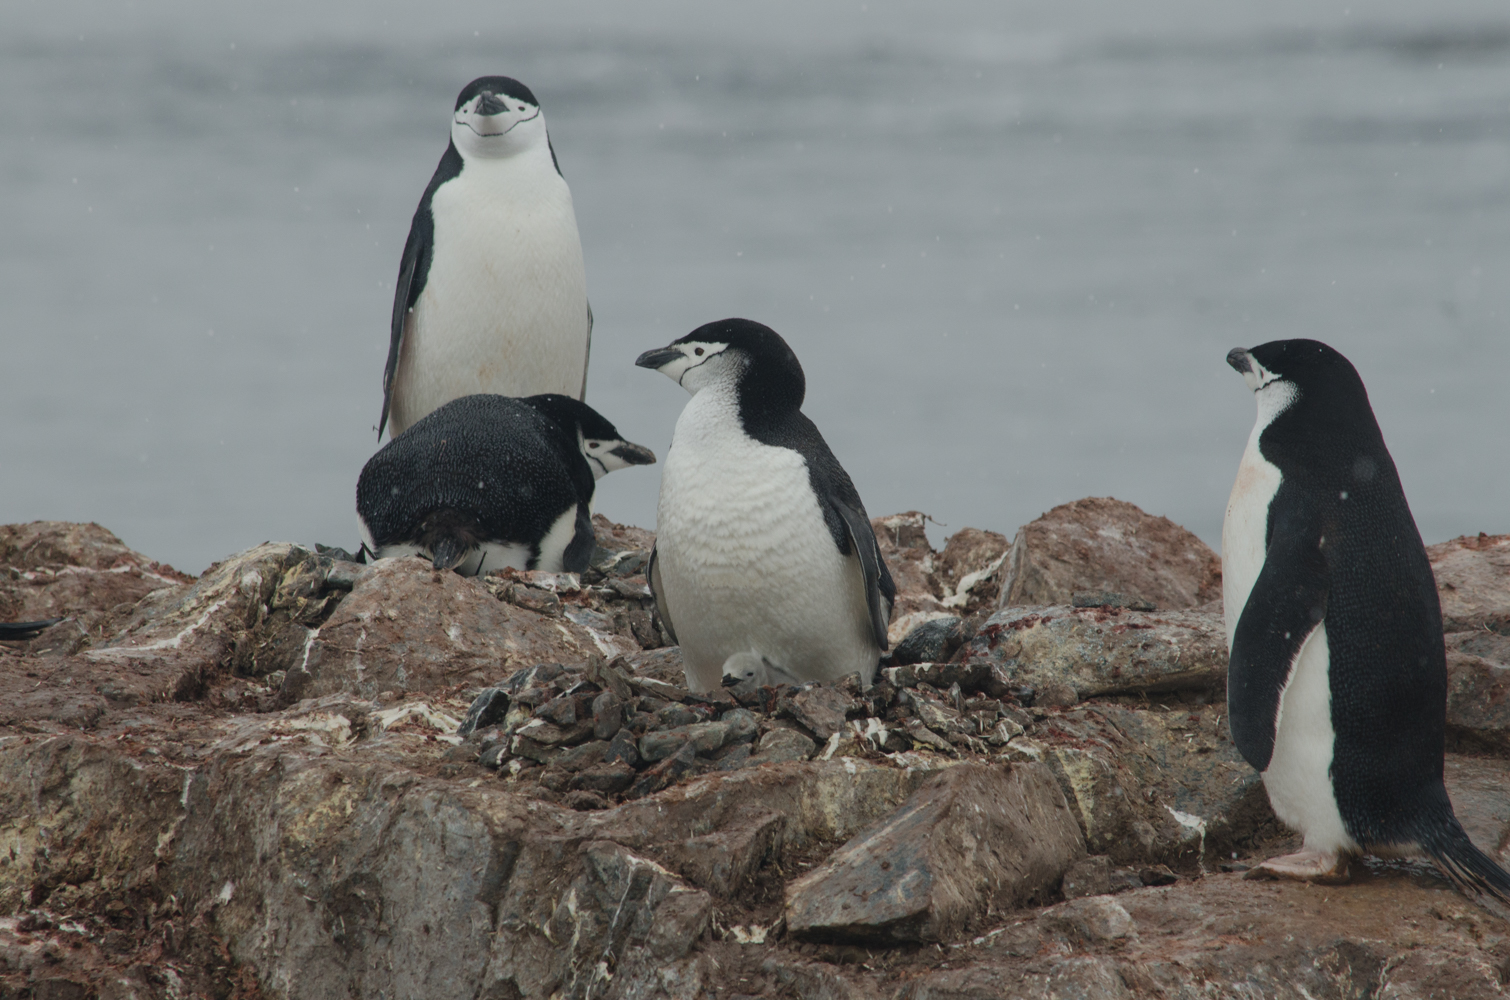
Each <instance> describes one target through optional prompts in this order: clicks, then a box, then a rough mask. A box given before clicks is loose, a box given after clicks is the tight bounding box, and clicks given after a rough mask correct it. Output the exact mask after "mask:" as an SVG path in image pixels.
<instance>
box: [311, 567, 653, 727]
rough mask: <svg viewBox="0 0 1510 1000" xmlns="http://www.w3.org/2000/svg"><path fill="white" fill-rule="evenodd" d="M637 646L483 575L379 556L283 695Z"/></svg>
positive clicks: (420, 683)
mask: <svg viewBox="0 0 1510 1000" xmlns="http://www.w3.org/2000/svg"><path fill="white" fill-rule="evenodd" d="M630 652H634V653H638V652H639V647H638V644H637V643H634V642H633V641H632V640H627V639H625V638H624V637H623V636H620V635H617V634H613V633H610V632H607V631H599V630H595V629H592V628H590V627H587V626H583V625H579V624H577V623H576V622H575V621H573V620H571V617H570V616H569V615H565V614H564V615H563V616H562V617H561V618H553V617H549V616H546V615H542V614H537V613H535V612H532V611H529V610H526V609H524V608H521V607H518V606H516V605H513V604H509V603H507V602H504V601H501V600H499V599H498V598H497V597H495V596H494V595H493V594H492V593H491V592H490V591H489V589H488V586H487V584H486V582H485V581H483V580H479V579H477V578H475V577H464V576H459V575H457V574H455V573H442V572H437V571H436V570H434V569H433V568H432V567H430V565H429V564H428V563H426V562H425V561H424V560H423V559H381V560H379V561H378V562H377V563H376V564H374V566H373V568H372V571H371V572H370V573H368V574H366V575H365V576H363V577H362V579H361V580H359V581H358V582H357V584H356V586H355V587H354V588H353V589H352V591H351V594H350V596H348V597H346V598H345V599H344V600H343V601H342V602H341V604H340V606H339V607H338V608H337V609H336V611H335V613H334V614H333V615H331V617H330V619H329V620H328V621H326V622H325V623H324V624H323V625H321V626H320V627H319V628H317V629H315V630H312V631H310V632H309V633H308V639H307V646H306V650H305V655H301V657H300V659H299V661H298V662H297V663H295V664H294V665H293V666H292V667H291V669H290V670H289V673H288V677H287V679H286V680H285V681H284V689H285V692H286V697H287V698H290V699H298V698H310V697H318V696H321V695H326V694H335V693H338V692H348V693H351V694H355V695H358V696H360V697H364V698H375V697H376V696H377V695H378V694H379V693H380V692H382V691H388V690H400V691H403V690H408V691H434V690H438V689H441V688H445V687H449V686H451V685H456V684H470V685H474V686H476V685H482V684H485V683H488V682H489V681H492V680H494V679H496V678H498V677H500V676H502V675H504V674H506V673H508V672H509V671H511V670H512V669H514V668H516V667H523V666H529V665H530V664H534V663H583V662H585V661H587V660H588V659H590V658H593V657H602V658H605V659H611V658H613V657H615V656H618V655H621V654H624V653H630Z"/></svg>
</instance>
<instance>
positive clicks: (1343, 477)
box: [1222, 340, 1510, 911]
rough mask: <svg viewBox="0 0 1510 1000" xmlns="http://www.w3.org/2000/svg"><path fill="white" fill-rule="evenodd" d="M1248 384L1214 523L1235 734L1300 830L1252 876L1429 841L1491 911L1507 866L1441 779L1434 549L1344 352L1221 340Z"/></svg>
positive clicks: (1504, 889) (1330, 864) (1310, 873)
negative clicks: (1464, 820) (1250, 403)
mask: <svg viewBox="0 0 1510 1000" xmlns="http://www.w3.org/2000/svg"><path fill="white" fill-rule="evenodd" d="M1227 363H1228V364H1230V365H1231V366H1232V367H1233V368H1235V369H1237V371H1238V372H1240V373H1241V374H1242V376H1243V378H1244V380H1245V381H1246V382H1247V383H1248V386H1249V388H1251V389H1252V390H1253V392H1254V395H1255V396H1256V397H1257V400H1258V421H1257V423H1255V424H1254V426H1253V432H1252V434H1251V435H1250V436H1249V438H1248V447H1247V450H1246V451H1245V452H1244V453H1243V458H1242V462H1241V464H1240V465H1239V466H1238V471H1237V481H1236V482H1235V483H1234V484H1233V487H1232V496H1231V498H1230V499H1229V500H1228V502H1227V516H1226V520H1225V521H1224V523H1223V525H1222V590H1223V594H1222V596H1223V601H1224V603H1225V610H1226V619H1227V642H1228V647H1229V649H1230V650H1231V661H1230V664H1229V666H1228V672H1227V711H1228V716H1229V718H1230V724H1231V728H1232V739H1233V742H1235V743H1236V744H1237V748H1238V750H1239V751H1241V752H1242V755H1243V757H1244V758H1245V759H1246V760H1247V761H1248V763H1249V764H1251V765H1253V767H1254V768H1256V769H1257V770H1258V771H1259V773H1260V774H1261V775H1262V777H1263V781H1264V787H1265V789H1266V790H1267V791H1268V793H1269V802H1270V803H1271V804H1272V805H1273V807H1274V812H1275V814H1276V815H1277V816H1278V817H1279V818H1280V819H1281V820H1282V821H1284V822H1285V823H1286V824H1287V825H1288V826H1290V827H1292V828H1294V829H1296V830H1298V831H1299V832H1300V833H1301V834H1302V835H1303V836H1304V838H1305V844H1304V849H1303V850H1301V851H1300V852H1299V853H1296V854H1290V855H1286V856H1284V857H1278V858H1271V859H1270V860H1268V861H1266V862H1264V863H1263V864H1261V865H1259V866H1257V867H1256V868H1254V869H1253V870H1252V871H1251V872H1250V873H1249V877H1273V878H1294V879H1302V880H1306V881H1316V882H1341V881H1346V879H1347V867H1348V859H1349V857H1350V856H1352V855H1355V854H1359V853H1363V852H1370V853H1375V854H1386V855H1397V854H1421V853H1424V854H1426V855H1428V856H1429V857H1430V858H1431V859H1432V860H1433V861H1435V862H1436V863H1437V865H1438V866H1439V867H1440V868H1441V869H1442V871H1443V872H1444V873H1445V874H1446V875H1447V876H1448V878H1450V879H1451V880H1452V881H1453V882H1454V883H1455V884H1456V885H1457V886H1458V887H1459V888H1461V889H1462V890H1463V891H1464V892H1465V893H1467V894H1468V895H1470V896H1472V897H1474V898H1476V899H1478V900H1480V901H1481V902H1485V903H1487V904H1488V905H1489V906H1490V907H1491V908H1496V909H1499V910H1501V911H1503V904H1504V903H1505V902H1506V901H1510V874H1507V873H1506V872H1505V871H1504V870H1503V869H1502V868H1500V867H1499V865H1497V864H1495V862H1494V861H1493V860H1491V859H1490V858H1489V857H1487V856H1486V855H1485V854H1484V853H1483V852H1482V851H1480V850H1479V849H1478V848H1477V847H1475V846H1474V845H1473V844H1472V843H1471V842H1470V841H1469V839H1468V835H1467V834H1466V833H1464V832H1463V827H1462V825H1461V824H1460V823H1459V822H1458V820H1457V817H1456V816H1455V815H1454V814H1453V810H1452V803H1451V802H1449V801H1448V798H1447V790H1446V788H1445V786H1444V785H1443V784H1442V741H1443V734H1444V731H1445V728H1446V715H1447V666H1446V654H1445V651H1444V647H1443V642H1442V613H1441V606H1440V604H1439V603H1438V599H1437V589H1436V583H1435V580H1434V579H1433V577H1432V572H1431V564H1430V563H1429V562H1428V561H1427V558H1426V549H1425V547H1424V546H1423V545H1422V544H1421V536H1420V533H1419V532H1418V531H1417V530H1416V524H1415V520H1414V519H1413V518H1412V517H1411V514H1410V507H1409V506H1408V505H1407V504H1406V502H1405V494H1404V492H1403V491H1402V490H1401V488H1400V478H1399V476H1398V475H1397V474H1396V472H1395V463H1394V462H1393V461H1392V460H1391V458H1390V455H1389V451H1388V450H1387V449H1386V448H1385V447H1384V438H1383V436H1382V435H1381V434H1380V433H1379V425H1378V423H1377V422H1376V421H1375V420H1374V412H1373V410H1372V408H1371V407H1370V406H1369V401H1368V392H1367V391H1366V390H1365V389H1364V387H1363V381H1362V379H1360V378H1359V377H1358V373H1357V371H1355V370H1354V369H1353V366H1352V365H1351V364H1349V363H1348V360H1347V359H1346V358H1344V357H1343V356H1342V355H1341V354H1338V353H1337V352H1336V351H1334V350H1333V349H1332V348H1330V347H1328V346H1327V345H1325V344H1322V343H1318V342H1317V341H1314V340H1280V341H1274V342H1273V343H1269V344H1264V345H1263V346H1261V347H1255V348H1253V349H1252V350H1243V349H1241V348H1238V349H1235V350H1233V351H1232V352H1231V353H1229V354H1228V355H1227Z"/></svg>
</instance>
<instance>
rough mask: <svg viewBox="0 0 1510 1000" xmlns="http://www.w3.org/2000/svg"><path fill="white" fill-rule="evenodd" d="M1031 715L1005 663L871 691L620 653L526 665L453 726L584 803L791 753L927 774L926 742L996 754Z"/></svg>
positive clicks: (552, 796)
mask: <svg viewBox="0 0 1510 1000" xmlns="http://www.w3.org/2000/svg"><path fill="white" fill-rule="evenodd" d="M1026 693H1027V692H1025V691H1023V690H1022V689H1018V690H1017V691H1016V694H1026ZM1038 714H1039V715H1040V716H1041V715H1042V713H1041V712H1040V713H1038ZM1033 723H1034V713H1033V712H1032V711H1031V710H1029V709H1026V708H1024V707H1023V705H1022V704H1021V702H1020V701H1019V700H1018V697H1016V696H1015V694H1014V690H1013V687H1012V685H1011V683H1010V681H1009V680H1008V678H1007V677H1006V675H1005V673H1004V672H1003V670H1002V669H1001V668H1000V667H999V666H997V665H995V664H970V665H962V664H938V663H919V664H913V665H906V666H897V667H888V668H884V669H883V670H882V671H881V677H880V679H879V680H878V681H877V683H876V684H874V685H872V686H871V687H870V688H869V689H866V690H862V689H861V687H860V678H859V675H857V674H851V675H849V676H847V677H844V678H841V679H840V680H838V681H834V682H829V683H811V684H804V685H802V686H800V687H793V686H789V685H777V686H756V685H755V684H753V683H751V682H748V681H746V682H744V683H741V684H739V685H737V686H731V687H725V688H721V689H719V690H715V691H706V692H699V693H694V692H691V691H688V690H686V689H685V688H683V687H681V686H679V685H676V684H672V683H668V682H666V681H663V680H659V679H657V678H654V677H647V676H643V675H640V674H637V673H635V672H634V671H633V668H632V666H631V664H630V662H629V660H628V659H626V658H624V657H619V658H615V659H614V660H611V661H607V662H603V661H601V660H600V661H596V662H593V663H590V664H588V665H586V666H585V667H581V666H565V665H562V664H556V663H545V664H537V665H535V666H531V667H526V668H524V669H521V670H516V671H514V672H513V673H512V674H510V675H509V676H508V677H507V678H506V679H505V680H503V681H502V682H500V683H498V684H496V685H494V686H492V687H489V688H487V689H485V690H484V691H482V692H481V693H480V694H479V695H478V696H477V697H476V699H475V700H474V701H473V703H472V706H471V708H470V710H469V711H468V712H467V716H466V718H465V719H464V720H463V721H462V723H461V726H460V728H459V729H458V733H457V735H458V736H461V737H463V738H464V740H465V742H464V744H463V746H464V747H466V748H468V749H467V751H466V752H467V753H474V752H475V755H476V760H478V762H480V763H481V764H483V765H484V766H486V767H489V768H497V769H499V770H500V771H501V772H502V773H504V774H505V775H506V776H507V777H508V778H509V779H510V780H512V781H519V782H521V783H524V784H526V785H534V786H536V787H535V788H534V789H533V790H532V793H533V794H534V795H535V796H536V797H539V798H544V799H547V800H550V801H558V802H561V803H563V804H566V805H569V806H571V807H573V808H575V809H584V810H585V809H602V808H607V807H608V806H610V805H612V804H616V803H618V802H622V801H626V800H630V799H637V798H641V797H643V796H645V795H650V794H652V793H654V792H658V791H660V790H661V789H663V788H666V787H669V786H670V785H672V784H674V783H676V782H677V781H678V780H680V779H682V778H686V777H689V776H696V775H699V774H706V773H708V772H710V771H732V770H736V769H739V768H742V767H751V766H755V765H758V764H765V763H779V762H782V761H794V760H812V759H817V760H830V759H833V758H835V757H856V758H869V759H873V760H878V761H883V760H890V761H892V762H893V763H895V764H896V765H897V766H902V767H922V768H923V769H925V770H926V769H931V766H930V764H929V761H928V760H927V759H926V758H922V757H921V756H920V755H919V753H918V752H919V751H930V752H932V753H934V754H941V755H943V756H945V757H947V758H951V759H959V758H962V757H981V758H985V757H990V756H993V755H999V754H1002V753H1005V752H1007V744H1008V743H1009V742H1010V741H1011V740H1012V739H1013V738H1014V737H1016V736H1020V735H1022V734H1023V733H1024V732H1025V731H1027V730H1028V729H1029V728H1030V727H1031V726H1032V725H1033ZM932 766H937V765H936V764H935V765H932Z"/></svg>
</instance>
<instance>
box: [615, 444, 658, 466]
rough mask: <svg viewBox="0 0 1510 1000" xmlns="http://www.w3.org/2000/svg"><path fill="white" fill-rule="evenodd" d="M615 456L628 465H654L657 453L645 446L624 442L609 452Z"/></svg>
mask: <svg viewBox="0 0 1510 1000" xmlns="http://www.w3.org/2000/svg"><path fill="white" fill-rule="evenodd" d="M608 453H609V454H610V455H613V456H615V457H617V458H618V459H620V460H621V461H623V462H624V463H626V464H628V465H654V464H655V452H653V451H651V450H650V449H649V448H646V447H644V446H643V445H638V444H632V443H630V442H628V441H622V442H620V443H619V444H617V445H614V446H613V447H612V448H610V449H609V450H608Z"/></svg>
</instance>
